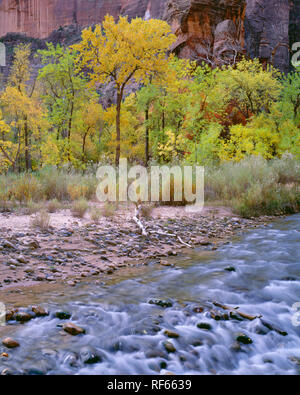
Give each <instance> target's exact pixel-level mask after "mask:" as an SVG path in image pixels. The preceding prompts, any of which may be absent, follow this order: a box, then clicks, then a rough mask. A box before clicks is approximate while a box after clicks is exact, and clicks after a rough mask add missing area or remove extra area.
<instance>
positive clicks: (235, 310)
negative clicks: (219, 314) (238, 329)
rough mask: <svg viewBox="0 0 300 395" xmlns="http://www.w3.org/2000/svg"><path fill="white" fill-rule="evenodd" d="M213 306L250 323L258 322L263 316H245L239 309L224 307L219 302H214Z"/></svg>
mask: <svg viewBox="0 0 300 395" xmlns="http://www.w3.org/2000/svg"><path fill="white" fill-rule="evenodd" d="M213 305H214V306H216V307H220V308H221V309H223V310H227V311H231V312H235V313H236V314H238V315H239V316H240V317H241V318H244V319H246V320H249V321H254V320H256V318H262V316H261V315H258V316H254V315H249V314H245V313H243V312H241V311H238V309H239V307H235V308H233V307H229V306H225V305H223V304H221V303H217V302H213Z"/></svg>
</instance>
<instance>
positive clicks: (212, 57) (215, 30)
mask: <svg viewBox="0 0 300 395" xmlns="http://www.w3.org/2000/svg"><path fill="white" fill-rule="evenodd" d="M245 9H246V2H245V1H244V0H214V1H211V0H175V1H174V0H170V1H169V2H168V5H167V10H166V15H165V17H166V19H167V21H168V22H169V23H170V24H171V26H172V29H173V31H174V32H175V33H176V35H177V36H178V41H177V43H176V44H175V46H174V48H173V49H174V51H175V52H176V53H177V55H178V56H179V57H188V58H192V59H204V60H207V61H209V62H211V63H226V62H227V60H229V58H231V57H232V56H236V55H237V54H238V53H242V52H243V48H244V15H245Z"/></svg>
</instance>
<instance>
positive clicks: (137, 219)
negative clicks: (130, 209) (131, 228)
mask: <svg viewBox="0 0 300 395" xmlns="http://www.w3.org/2000/svg"><path fill="white" fill-rule="evenodd" d="M141 210H142V205H141V204H137V205H136V208H135V215H134V217H133V220H134V222H135V223H136V224H137V226H138V228H139V229H140V230H141V231H142V235H143V236H145V237H148V233H147V231H146V228H145V227H144V225H143V223H142V221H141V220H140V215H141Z"/></svg>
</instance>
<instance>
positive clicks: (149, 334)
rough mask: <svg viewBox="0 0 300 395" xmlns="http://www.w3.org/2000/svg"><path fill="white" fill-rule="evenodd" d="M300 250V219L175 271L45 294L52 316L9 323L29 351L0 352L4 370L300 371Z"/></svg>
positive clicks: (185, 261) (250, 234) (181, 263)
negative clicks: (63, 316)
mask: <svg viewBox="0 0 300 395" xmlns="http://www.w3.org/2000/svg"><path fill="white" fill-rule="evenodd" d="M299 247H300V215H295V216H291V217H288V218H285V219H280V220H278V221H275V222H274V223H272V224H269V225H267V226H266V227H262V228H258V229H255V230H251V231H247V232H246V233H244V234H243V235H242V236H241V237H240V238H237V239H236V240H233V241H232V242H231V243H229V244H227V245H224V246H223V247H222V248H220V249H219V250H218V251H214V252H213V251H211V252H210V251H208V252H207V254H202V253H201V254H200V252H199V253H197V251H195V252H193V253H191V254H185V255H183V256H177V257H174V258H172V260H171V263H172V264H173V265H174V267H162V266H159V265H149V266H146V267H143V268H141V269H136V270H135V271H131V272H130V271H129V272H128V271H126V270H124V272H122V271H120V274H118V273H117V274H115V275H114V276H116V278H114V279H111V280H109V281H107V282H106V283H102V282H101V281H86V282H84V283H82V284H79V285H77V286H76V287H75V288H71V289H70V290H68V291H67V292H66V291H65V292H61V291H56V292H51V293H49V294H47V295H46V296H45V295H43V298H42V297H41V302H42V304H43V306H44V307H45V308H47V309H48V310H49V312H50V315H49V316H48V317H44V318H36V319H34V320H31V321H30V322H28V323H26V324H24V325H20V324H16V323H11V324H9V326H10V327H9V334H10V336H12V337H13V338H14V339H16V340H17V341H18V342H19V343H20V347H18V348H16V349H14V350H8V351H7V350H5V349H4V347H2V346H0V354H1V352H4V351H5V352H8V353H9V358H1V359H0V371H4V372H5V373H6V374H100V375H101V374H130V375H134V374H147V375H151V374H166V373H167V372H171V373H174V374H235V375H236V374H284V375H287V374H289V375H292V374H294V375H295V374H299V373H300V326H297V325H296V324H297V314H296V313H297V312H296V311H294V310H293V305H294V304H295V303H297V302H300V248H299ZM45 300H46V301H45ZM149 302H151V303H149ZM213 302H218V303H220V304H222V305H224V306H226V307H230V308H232V311H229V310H224V309H223V308H222V307H216V306H214V305H213ZM236 307H239V309H238V310H234V309H235V308H236ZM202 309H203V311H202ZM57 311H65V312H68V313H70V314H71V319H70V320H68V321H72V322H74V323H75V324H76V325H78V326H80V327H81V328H84V329H85V330H86V334H85V335H80V336H76V337H73V336H70V335H68V334H66V333H65V332H64V331H63V330H62V325H63V324H64V322H65V321H63V320H59V319H58V318H56V317H55V312H57ZM212 311H213V312H212ZM235 311H239V312H242V313H245V314H246V317H245V316H244V317H242V316H240V315H238V314H234V312H235ZM298 311H300V309H299V310H298ZM248 315H250V316H257V317H260V318H256V319H253V320H249V319H247V316H248ZM216 318H217V319H216ZM299 321H300V317H299Z"/></svg>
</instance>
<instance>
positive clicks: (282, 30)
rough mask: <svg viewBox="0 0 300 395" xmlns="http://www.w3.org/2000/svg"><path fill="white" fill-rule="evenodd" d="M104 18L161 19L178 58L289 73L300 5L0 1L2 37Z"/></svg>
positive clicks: (198, 0) (266, 1) (45, 32)
mask: <svg viewBox="0 0 300 395" xmlns="http://www.w3.org/2000/svg"><path fill="white" fill-rule="evenodd" d="M106 14H111V15H113V16H115V17H117V16H118V15H128V16H129V17H130V18H132V17H136V16H139V17H143V18H145V19H149V18H165V19H166V20H168V21H169V23H170V24H171V25H172V28H173V30H174V32H176V34H177V35H178V41H177V43H176V45H175V46H174V51H175V52H177V54H178V55H179V56H184V57H190V58H196V59H199V58H200V59H206V60H207V61H208V62H211V63H217V64H218V63H221V64H224V63H227V62H228V61H232V59H233V58H235V57H237V56H240V55H241V54H245V53H247V54H249V55H250V56H251V57H259V58H260V59H261V60H262V61H263V62H265V63H273V64H274V66H276V67H278V68H280V69H281V70H282V71H287V70H288V69H289V55H290V51H289V48H290V47H291V45H292V44H293V43H294V42H297V41H300V28H299V26H300V0H88V1H87V0H0V37H1V36H4V35H5V34H7V33H21V34H26V35H27V36H28V37H34V38H40V39H41V38H46V37H49V36H50V34H51V33H52V32H53V31H54V30H59V29H60V27H65V26H69V25H75V26H77V27H78V28H80V27H84V26H88V25H92V24H94V23H99V22H101V20H102V19H103V17H104V16H105V15H106Z"/></svg>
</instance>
